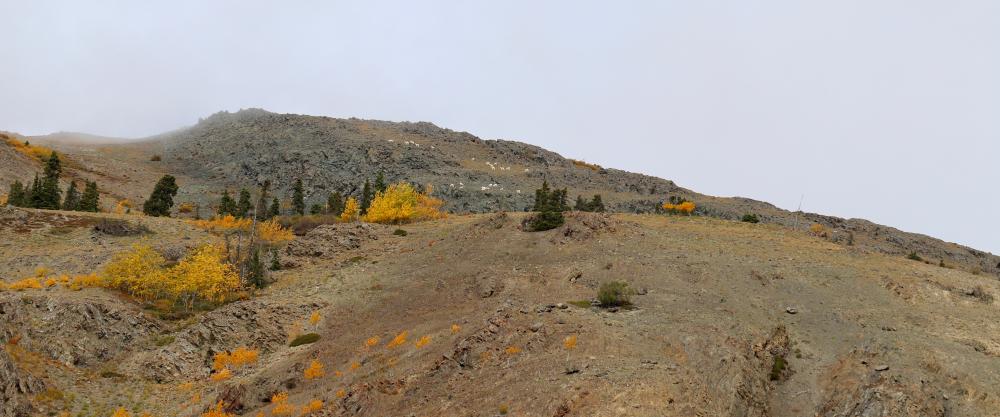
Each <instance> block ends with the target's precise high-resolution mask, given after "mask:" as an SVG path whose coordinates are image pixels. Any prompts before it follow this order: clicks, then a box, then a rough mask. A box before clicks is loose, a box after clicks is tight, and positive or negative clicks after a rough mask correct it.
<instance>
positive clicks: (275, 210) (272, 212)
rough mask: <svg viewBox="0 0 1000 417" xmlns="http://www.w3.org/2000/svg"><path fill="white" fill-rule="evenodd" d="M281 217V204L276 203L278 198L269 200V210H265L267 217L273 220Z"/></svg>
mask: <svg viewBox="0 0 1000 417" xmlns="http://www.w3.org/2000/svg"><path fill="white" fill-rule="evenodd" d="M280 215H281V203H279V202H278V197H275V198H274V199H272V200H271V208H269V209H267V217H268V218H269V219H273V218H275V217H278V216H280Z"/></svg>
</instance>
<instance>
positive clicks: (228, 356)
mask: <svg viewBox="0 0 1000 417" xmlns="http://www.w3.org/2000/svg"><path fill="white" fill-rule="evenodd" d="M259 356H260V354H259V353H258V352H257V350H255V349H247V348H246V347H243V346H240V347H238V348H236V349H235V350H233V351H232V352H219V353H216V354H215V357H214V358H213V361H212V369H214V370H216V371H221V370H222V369H225V368H227V367H231V368H233V369H238V368H240V367H242V366H244V365H249V364H252V363H256V362H257V358H258V357H259Z"/></svg>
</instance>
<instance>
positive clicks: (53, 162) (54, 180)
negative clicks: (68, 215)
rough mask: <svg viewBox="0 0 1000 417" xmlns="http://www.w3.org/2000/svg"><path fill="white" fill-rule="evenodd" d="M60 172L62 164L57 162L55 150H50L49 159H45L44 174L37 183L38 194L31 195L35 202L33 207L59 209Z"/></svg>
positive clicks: (57, 157)
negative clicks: (35, 195) (38, 183)
mask: <svg viewBox="0 0 1000 417" xmlns="http://www.w3.org/2000/svg"><path fill="white" fill-rule="evenodd" d="M60 174H62V164H61V163H60V162H59V155H58V154H56V151H52V154H51V155H49V159H48V160H46V161H45V175H44V177H42V181H41V184H40V185H39V188H38V194H37V195H38V196H37V197H34V196H33V198H34V199H35V201H36V202H37V205H36V206H35V208H43V209H51V210H58V209H59V202H60V200H61V198H60V195H61V194H62V192H61V191H60V190H59V175H60ZM33 194H34V193H33Z"/></svg>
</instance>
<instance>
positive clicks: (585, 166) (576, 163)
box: [570, 159, 601, 171]
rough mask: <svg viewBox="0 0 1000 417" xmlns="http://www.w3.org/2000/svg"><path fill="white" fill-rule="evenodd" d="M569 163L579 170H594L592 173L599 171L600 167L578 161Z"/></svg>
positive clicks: (573, 160) (574, 160) (571, 160)
mask: <svg viewBox="0 0 1000 417" xmlns="http://www.w3.org/2000/svg"><path fill="white" fill-rule="evenodd" d="M570 162H572V163H573V165H576V166H578V167H580V168H587V169H591V170H594V171H600V170H601V166H600V165H597V164H591V163H589V162H586V161H580V160H576V159H570Z"/></svg>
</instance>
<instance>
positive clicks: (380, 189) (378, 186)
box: [375, 171, 389, 193]
mask: <svg viewBox="0 0 1000 417" xmlns="http://www.w3.org/2000/svg"><path fill="white" fill-rule="evenodd" d="M386 188H389V186H388V185H387V184H386V183H385V174H384V173H382V171H379V172H378V176H376V177H375V192H376V193H384V192H385V189H386Z"/></svg>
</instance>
